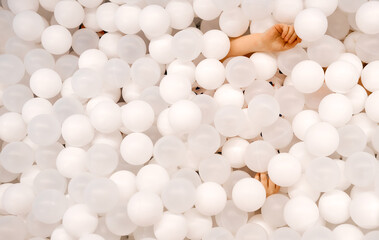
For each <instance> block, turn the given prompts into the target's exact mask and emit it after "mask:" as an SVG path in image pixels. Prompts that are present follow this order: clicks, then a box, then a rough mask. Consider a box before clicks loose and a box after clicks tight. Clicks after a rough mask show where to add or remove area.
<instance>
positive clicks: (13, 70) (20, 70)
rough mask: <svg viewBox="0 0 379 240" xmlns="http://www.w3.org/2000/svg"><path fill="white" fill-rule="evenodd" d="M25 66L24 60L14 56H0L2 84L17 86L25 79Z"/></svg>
mask: <svg viewBox="0 0 379 240" xmlns="http://www.w3.org/2000/svg"><path fill="white" fill-rule="evenodd" d="M24 74H25V66H24V64H23V62H22V60H21V59H20V58H19V57H17V56H15V55H13V54H1V55H0V82H1V83H2V84H15V83H17V82H19V81H21V79H22V78H23V76H24Z"/></svg>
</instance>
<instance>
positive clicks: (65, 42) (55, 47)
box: [41, 25, 72, 55]
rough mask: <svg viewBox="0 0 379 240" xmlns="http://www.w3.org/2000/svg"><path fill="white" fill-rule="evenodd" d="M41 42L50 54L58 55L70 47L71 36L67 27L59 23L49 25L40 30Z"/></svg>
mask: <svg viewBox="0 0 379 240" xmlns="http://www.w3.org/2000/svg"><path fill="white" fill-rule="evenodd" d="M41 43H42V46H43V47H44V48H45V49H46V50H47V51H48V52H50V53H51V54H55V55H60V54H63V53H65V52H67V51H68V50H69V49H70V47H71V44H72V36H71V33H70V32H69V31H68V30H67V28H65V27H63V26H60V25H51V26H49V27H47V28H45V30H44V31H43V32H42V36H41Z"/></svg>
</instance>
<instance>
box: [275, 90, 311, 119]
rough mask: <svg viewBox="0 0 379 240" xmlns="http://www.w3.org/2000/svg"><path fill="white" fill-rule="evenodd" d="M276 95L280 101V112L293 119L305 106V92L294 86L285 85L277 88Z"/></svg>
mask: <svg viewBox="0 0 379 240" xmlns="http://www.w3.org/2000/svg"><path fill="white" fill-rule="evenodd" d="M274 96H275V99H276V101H277V102H278V103H279V106H280V113H281V114H282V115H283V116H284V117H287V118H289V119H291V118H292V117H294V116H295V115H296V114H297V113H298V112H300V111H301V110H303V108H304V104H305V97H304V94H303V93H301V92H299V91H297V90H296V88H295V87H293V86H283V87H281V88H279V89H277V90H276V91H275V95H274Z"/></svg>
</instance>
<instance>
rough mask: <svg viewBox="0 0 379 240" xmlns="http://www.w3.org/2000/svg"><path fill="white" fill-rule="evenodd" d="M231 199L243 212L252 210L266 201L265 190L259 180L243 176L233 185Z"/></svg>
mask: <svg viewBox="0 0 379 240" xmlns="http://www.w3.org/2000/svg"><path fill="white" fill-rule="evenodd" d="M232 200H233V202H234V204H235V205H236V206H237V207H238V208H239V209H241V210H242V211H245V212H254V211H256V210H258V209H259V208H261V207H262V206H263V204H264V203H265V201H266V190H265V189H264V187H263V185H262V183H261V182H259V181H258V180H256V179H254V178H243V179H241V180H239V181H238V182H237V183H236V184H235V185H234V187H233V192H232Z"/></svg>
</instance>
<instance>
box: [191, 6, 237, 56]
mask: <svg viewBox="0 0 379 240" xmlns="http://www.w3.org/2000/svg"><path fill="white" fill-rule="evenodd" d="M194 4H195V3H194ZM203 39H204V48H203V51H202V53H203V55H204V57H206V58H215V59H217V60H220V59H222V58H224V57H225V56H226V55H227V54H228V52H229V50H230V41H229V38H228V35H226V34H225V33H224V32H223V31H220V30H216V29H213V30H210V31H208V32H206V33H204V35H203Z"/></svg>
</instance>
